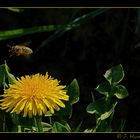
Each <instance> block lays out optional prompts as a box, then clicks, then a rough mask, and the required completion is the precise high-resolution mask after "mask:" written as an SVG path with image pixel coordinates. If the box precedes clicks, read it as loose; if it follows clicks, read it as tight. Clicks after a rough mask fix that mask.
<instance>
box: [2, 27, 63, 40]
mask: <svg viewBox="0 0 140 140" xmlns="http://www.w3.org/2000/svg"><path fill="white" fill-rule="evenodd" d="M64 26H65V25H48V26H36V27H31V28H19V29H13V30H6V31H1V32H0V40H6V39H12V38H15V37H21V36H24V35H29V34H34V33H40V32H50V31H54V30H56V29H58V28H60V27H61V28H62V27H64Z"/></svg>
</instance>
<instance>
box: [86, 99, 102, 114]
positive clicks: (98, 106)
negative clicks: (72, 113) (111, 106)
mask: <svg viewBox="0 0 140 140" xmlns="http://www.w3.org/2000/svg"><path fill="white" fill-rule="evenodd" d="M104 105H105V99H104V98H101V99H98V100H96V101H95V102H93V103H90V104H89V105H88V106H87V108H86V111H87V112H88V113H90V114H94V113H96V114H102V113H103V112H104V109H105V108H104Z"/></svg>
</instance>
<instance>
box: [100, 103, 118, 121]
mask: <svg viewBox="0 0 140 140" xmlns="http://www.w3.org/2000/svg"><path fill="white" fill-rule="evenodd" d="M116 105H117V102H116V103H115V104H113V107H112V108H111V109H110V110H109V111H107V112H105V113H103V114H102V115H101V117H100V119H101V120H105V119H107V118H108V117H109V116H110V115H111V114H112V113H113V112H114V109H115V106H116Z"/></svg>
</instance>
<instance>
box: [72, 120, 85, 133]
mask: <svg viewBox="0 0 140 140" xmlns="http://www.w3.org/2000/svg"><path fill="white" fill-rule="evenodd" d="M82 123H83V122H82V121H81V122H80V123H79V124H78V126H77V127H76V128H75V130H74V132H79V131H80V128H81V125H82Z"/></svg>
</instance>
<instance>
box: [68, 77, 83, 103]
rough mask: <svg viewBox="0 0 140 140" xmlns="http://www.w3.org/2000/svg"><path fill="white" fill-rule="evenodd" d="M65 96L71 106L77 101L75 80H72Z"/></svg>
mask: <svg viewBox="0 0 140 140" xmlns="http://www.w3.org/2000/svg"><path fill="white" fill-rule="evenodd" d="M67 90H68V92H67V94H68V95H69V102H70V104H71V105H73V104H75V103H77V102H78V101H79V96H80V90H79V85H78V82H77V80H76V79H74V80H73V81H72V82H71V84H70V85H69V86H68V87H67Z"/></svg>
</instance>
